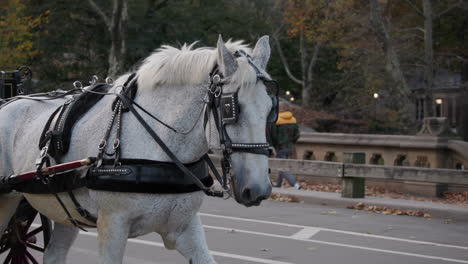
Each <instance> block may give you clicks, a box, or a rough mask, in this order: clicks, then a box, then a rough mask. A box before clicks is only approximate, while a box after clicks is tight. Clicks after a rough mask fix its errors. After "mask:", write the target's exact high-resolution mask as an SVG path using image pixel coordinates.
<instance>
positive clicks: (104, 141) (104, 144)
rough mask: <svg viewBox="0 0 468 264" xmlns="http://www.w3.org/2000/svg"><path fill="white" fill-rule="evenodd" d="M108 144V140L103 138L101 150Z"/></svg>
mask: <svg viewBox="0 0 468 264" xmlns="http://www.w3.org/2000/svg"><path fill="white" fill-rule="evenodd" d="M106 146H107V141H106V140H105V139H103V140H102V141H101V143H99V150H103V149H104V148H105V147H106Z"/></svg>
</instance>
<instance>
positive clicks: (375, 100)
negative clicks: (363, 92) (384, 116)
mask: <svg viewBox="0 0 468 264" xmlns="http://www.w3.org/2000/svg"><path fill="white" fill-rule="evenodd" d="M377 99H379V94H378V93H374V120H375V121H377Z"/></svg>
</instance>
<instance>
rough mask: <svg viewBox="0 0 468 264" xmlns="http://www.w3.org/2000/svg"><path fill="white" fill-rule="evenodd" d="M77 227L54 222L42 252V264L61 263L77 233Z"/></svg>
mask: <svg viewBox="0 0 468 264" xmlns="http://www.w3.org/2000/svg"><path fill="white" fill-rule="evenodd" d="M78 231H79V230H78V228H76V227H70V226H66V225H62V224H58V223H55V224H54V231H53V232H52V237H51V239H50V243H49V245H48V246H47V249H46V251H45V252H44V264H62V263H65V261H66V259H67V254H68V251H69V250H70V247H71V246H72V244H73V242H75V239H76V237H77V235H78Z"/></svg>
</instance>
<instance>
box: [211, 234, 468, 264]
mask: <svg viewBox="0 0 468 264" xmlns="http://www.w3.org/2000/svg"><path fill="white" fill-rule="evenodd" d="M204 227H206V228H210V229H215V230H223V231H232V230H234V231H236V232H239V233H245V234H251V235H259V236H267V237H274V238H284V239H291V240H297V241H305V242H312V243H317V244H324V245H329V246H337V247H346V248H353V249H361V250H368V251H374V252H380V253H389V254H394V255H402V256H410V257H417V258H424V259H435V260H443V261H448V262H455V263H465V264H467V263H468V260H462V259H453V258H445V257H438V256H431V255H422V254H415V253H409V252H403V251H396V250H387V249H379V248H371V247H363V246H354V245H349V244H342V243H335V242H327V241H320V240H314V239H303V238H293V237H291V236H282V235H275V234H270V233H262V232H255V231H247V230H240V229H232V228H226V227H218V226H207V225H205V226H204Z"/></svg>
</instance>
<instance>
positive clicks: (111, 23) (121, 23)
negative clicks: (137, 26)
mask: <svg viewBox="0 0 468 264" xmlns="http://www.w3.org/2000/svg"><path fill="white" fill-rule="evenodd" d="M88 2H89V4H90V6H91V7H92V9H93V10H94V12H95V13H96V14H97V15H99V17H100V18H101V20H102V21H103V22H104V25H105V27H106V29H107V31H108V33H109V36H110V41H111V44H110V51H109V57H108V63H109V68H108V75H109V76H112V77H116V76H117V74H119V73H121V72H122V71H123V67H124V65H125V63H124V61H125V56H126V54H127V23H128V3H127V0H113V1H112V6H113V8H112V13H111V15H106V14H105V13H104V11H103V10H102V9H101V8H100V7H99V6H98V5H97V4H96V2H94V0H88Z"/></svg>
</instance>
